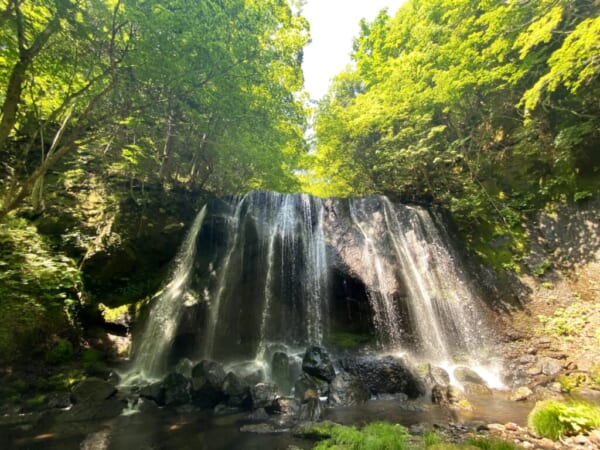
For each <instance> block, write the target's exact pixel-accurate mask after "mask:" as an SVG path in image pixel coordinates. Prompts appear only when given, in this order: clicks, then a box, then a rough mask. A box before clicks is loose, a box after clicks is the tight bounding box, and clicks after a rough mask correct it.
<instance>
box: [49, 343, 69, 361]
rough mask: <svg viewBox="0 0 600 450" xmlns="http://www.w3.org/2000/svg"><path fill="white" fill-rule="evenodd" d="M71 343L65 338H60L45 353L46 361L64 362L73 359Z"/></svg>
mask: <svg viewBox="0 0 600 450" xmlns="http://www.w3.org/2000/svg"><path fill="white" fill-rule="evenodd" d="M73 354H74V351H73V344H71V341H69V340H67V339H60V340H59V341H58V342H57V343H56V345H55V346H54V347H52V348H51V349H50V350H48V353H46V361H47V362H49V363H50V364H64V363H66V362H68V361H70V360H71V359H73Z"/></svg>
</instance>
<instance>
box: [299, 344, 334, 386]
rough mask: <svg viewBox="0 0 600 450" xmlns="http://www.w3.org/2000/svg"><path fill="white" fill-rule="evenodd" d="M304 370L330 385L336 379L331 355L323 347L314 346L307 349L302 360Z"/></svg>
mask: <svg viewBox="0 0 600 450" xmlns="http://www.w3.org/2000/svg"><path fill="white" fill-rule="evenodd" d="M302 370H303V371H304V372H306V373H307V374H309V375H312V376H313V377H316V378H319V379H321V380H325V381H327V382H328V383H331V381H332V380H333V379H334V378H335V369H334V368H333V364H332V363H331V359H330V358H329V353H327V350H325V349H324V348H323V347H319V346H318V345H313V346H311V347H308V348H307V349H306V353H304V357H303V358H302Z"/></svg>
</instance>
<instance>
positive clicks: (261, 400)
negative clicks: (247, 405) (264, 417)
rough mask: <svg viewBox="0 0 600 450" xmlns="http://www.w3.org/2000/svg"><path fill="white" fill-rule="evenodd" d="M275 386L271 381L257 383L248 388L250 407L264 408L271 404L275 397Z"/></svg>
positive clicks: (276, 392) (276, 391)
mask: <svg viewBox="0 0 600 450" xmlns="http://www.w3.org/2000/svg"><path fill="white" fill-rule="evenodd" d="M277 394H278V390H277V386H276V385H275V384H273V383H257V384H255V385H254V386H252V387H251V388H250V396H251V398H252V407H253V408H254V409H257V408H265V407H268V406H271V405H272V404H273V402H274V401H275V399H276V398H277Z"/></svg>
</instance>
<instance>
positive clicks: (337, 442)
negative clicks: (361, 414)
mask: <svg viewBox="0 0 600 450" xmlns="http://www.w3.org/2000/svg"><path fill="white" fill-rule="evenodd" d="M408 437H409V434H408V432H407V430H406V428H404V427H403V426H401V425H393V424H391V423H387V422H373V423H370V424H368V425H366V426H365V427H364V428H363V429H362V430H358V429H356V428H354V427H347V426H343V425H338V426H335V427H333V428H332V429H331V438H329V439H327V440H325V441H322V442H319V443H318V444H317V445H316V446H315V447H314V449H315V450H334V449H335V450H404V449H408V448H409V445H408Z"/></svg>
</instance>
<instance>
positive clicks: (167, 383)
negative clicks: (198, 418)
mask: <svg viewBox="0 0 600 450" xmlns="http://www.w3.org/2000/svg"><path fill="white" fill-rule="evenodd" d="M162 387H163V389H164V393H165V406H179V405H185V404H187V403H190V402H191V400H192V395H191V388H192V383H191V382H190V380H189V379H188V378H186V377H185V376H183V375H181V374H180V373H177V372H173V373H170V374H169V375H167V376H166V377H165V379H164V380H163V382H162Z"/></svg>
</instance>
